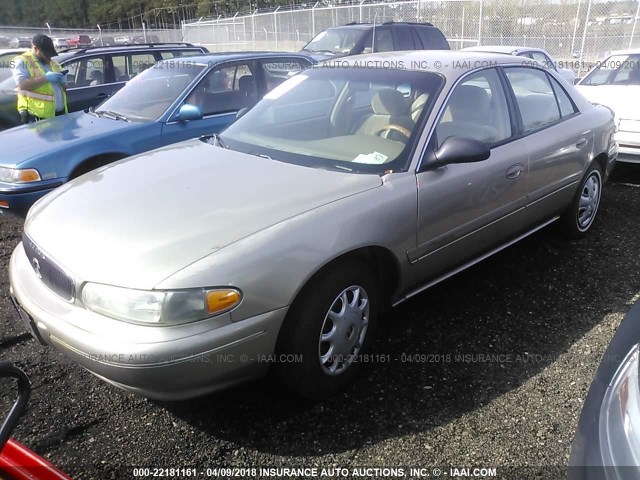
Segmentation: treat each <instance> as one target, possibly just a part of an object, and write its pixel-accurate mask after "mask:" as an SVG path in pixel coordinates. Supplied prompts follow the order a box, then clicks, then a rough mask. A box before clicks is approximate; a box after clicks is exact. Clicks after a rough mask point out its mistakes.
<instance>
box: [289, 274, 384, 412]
mask: <svg viewBox="0 0 640 480" xmlns="http://www.w3.org/2000/svg"><path fill="white" fill-rule="evenodd" d="M376 295H377V291H376V285H375V282H374V281H373V280H372V275H371V274H370V273H369V271H368V269H367V267H366V265H363V264H361V263H359V262H354V261H349V263H347V264H344V265H340V266H337V267H335V268H330V269H329V270H327V271H325V272H322V273H321V274H319V275H318V276H317V277H316V278H314V279H312V280H311V282H310V283H309V284H308V285H307V286H306V287H305V288H304V289H303V290H302V292H301V293H300V294H299V295H298V298H297V299H296V300H295V302H294V303H293V305H292V306H291V308H290V310H289V312H288V313H287V318H286V319H285V322H284V324H283V326H282V329H281V331H280V335H279V337H278V345H277V353H278V354H279V355H278V356H277V358H278V359H279V362H278V363H277V364H276V373H277V375H278V377H279V378H280V380H281V382H282V383H283V384H284V385H285V386H287V387H288V388H289V389H291V390H292V391H294V392H295V393H297V394H299V395H301V396H303V397H306V398H309V399H314V400H318V399H323V398H326V397H329V396H331V395H333V394H335V393H337V392H338V391H340V390H342V389H344V388H345V387H346V386H347V385H349V384H350V383H351V381H352V380H353V378H354V377H355V375H356V374H357V373H358V370H359V367H360V365H361V361H360V360H361V358H362V357H361V355H363V354H364V353H365V352H366V351H367V350H368V347H369V344H370V342H371V339H372V337H373V332H374V327H375V323H376V317H377V309H378V301H377V298H376ZM283 360H286V361H283Z"/></svg>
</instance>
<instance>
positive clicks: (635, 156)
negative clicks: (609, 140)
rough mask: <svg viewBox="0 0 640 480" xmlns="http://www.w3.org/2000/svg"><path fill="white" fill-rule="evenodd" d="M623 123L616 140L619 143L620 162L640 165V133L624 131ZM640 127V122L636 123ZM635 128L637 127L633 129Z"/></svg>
mask: <svg viewBox="0 0 640 480" xmlns="http://www.w3.org/2000/svg"><path fill="white" fill-rule="evenodd" d="M622 122H623V121H621V122H620V127H619V128H620V129H619V130H618V131H617V132H616V135H615V139H616V141H617V142H618V160H617V161H618V162H622V163H640V131H628V130H622V128H627V127H624V123H622ZM635 123H638V124H639V125H640V122H634V125H635ZM632 128H635V127H632Z"/></svg>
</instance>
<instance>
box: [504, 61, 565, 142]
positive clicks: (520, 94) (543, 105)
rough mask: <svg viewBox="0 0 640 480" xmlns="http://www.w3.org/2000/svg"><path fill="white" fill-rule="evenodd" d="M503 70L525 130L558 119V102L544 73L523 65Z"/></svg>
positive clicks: (534, 128)
mask: <svg viewBox="0 0 640 480" xmlns="http://www.w3.org/2000/svg"><path fill="white" fill-rule="evenodd" d="M504 71H505V73H506V74H507V78H508V79H509V83H511V87H512V88H513V93H514V94H515V96H516V101H517V103H518V109H519V110H520V116H521V117H522V125H523V127H524V131H525V132H530V131H532V130H537V129H538V128H542V127H544V126H545V125H549V124H551V123H554V122H557V121H558V120H560V110H559V107H558V102H557V100H556V96H555V93H554V91H553V88H552V87H551V84H550V83H549V78H548V76H547V74H546V73H544V72H543V71H542V70H537V69H534V68H524V67H509V68H505V70H504Z"/></svg>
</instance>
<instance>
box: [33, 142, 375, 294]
mask: <svg viewBox="0 0 640 480" xmlns="http://www.w3.org/2000/svg"><path fill="white" fill-rule="evenodd" d="M381 184H382V182H381V179H380V177H379V176H377V175H363V174H351V173H342V172H335V171H326V170H320V169H313V168H309V167H301V166H297V165H291V164H287V163H282V162H278V161H275V160H268V159H265V158H261V157H256V156H252V155H246V154H243V153H238V152H234V151H230V150H225V149H223V148H220V147H214V146H211V145H208V144H206V143H203V142H201V141H199V140H190V141H187V142H182V143H179V144H175V145H172V146H169V147H164V148H161V149H158V150H154V151H151V152H148V153H147V154H144V155H139V156H135V157H130V158H128V159H125V160H121V161H119V162H116V163H114V164H111V165H108V166H106V167H103V168H101V169H98V170H95V171H93V172H90V173H89V174H87V175H83V176H82V177H79V178H78V179H76V180H74V181H72V182H69V183H67V184H65V185H63V186H62V187H60V188H58V189H56V190H54V191H53V192H52V193H50V194H49V195H47V196H46V197H44V198H43V199H42V200H40V201H39V202H37V203H36V204H35V205H34V206H33V207H32V208H31V211H30V213H29V216H28V217H27V221H26V224H25V231H26V233H27V234H28V235H29V236H30V237H31V239H32V240H33V241H34V242H35V243H36V244H38V246H39V247H40V248H41V249H42V250H43V251H44V252H45V253H47V254H49V255H50V256H51V257H52V258H53V259H55V260H57V261H58V262H59V263H60V264H61V266H62V267H63V268H64V269H65V270H67V271H68V272H69V273H70V274H72V275H74V276H76V277H77V278H79V279H82V280H90V281H94V282H101V283H106V284H112V285H122V286H128V287H132V288H145V289H149V288H153V287H154V286H156V285H157V284H158V283H159V282H160V281H162V280H164V279H166V278H167V277H169V276H170V275H172V274H173V273H175V272H177V271H179V270H181V269H182V268H184V267H186V266H188V265H190V264H191V263H193V262H195V261H197V260H199V259H201V258H203V257H205V256H207V255H209V254H211V253H212V252H215V251H216V250H218V249H221V248H223V247H224V246H226V245H229V244H231V243H233V242H236V241H238V240H240V239H242V238H244V237H246V236H249V235H251V234H253V233H256V232H259V231H260V230H263V229H265V228H267V227H269V226H272V225H275V224H277V223H280V222H283V221H286V220H287V219H291V218H292V217H295V216H296V215H299V214H301V213H303V212H306V211H309V210H312V209H314V208H317V207H320V206H322V205H325V204H327V203H329V202H334V201H336V200H339V199H341V198H343V197H346V196H349V195H353V194H356V193H359V192H362V191H364V190H368V189H371V188H375V187H377V186H380V185H381ZM327 228H331V226H330V225H327ZM274 241H278V239H274Z"/></svg>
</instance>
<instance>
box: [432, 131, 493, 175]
mask: <svg viewBox="0 0 640 480" xmlns="http://www.w3.org/2000/svg"><path fill="white" fill-rule="evenodd" d="M490 156H491V150H490V149H489V146H488V145H487V144H486V143H484V142H481V141H480V140H476V139H475V138H467V137H457V136H454V137H448V138H446V139H445V141H444V142H442V145H440V148H439V149H438V150H436V151H435V153H434V154H433V157H434V158H433V159H432V160H431V161H430V162H427V165H425V166H426V167H431V168H432V167H442V166H444V165H449V164H450V163H473V162H481V161H482V160H486V159H487V158H489V157H490Z"/></svg>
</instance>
